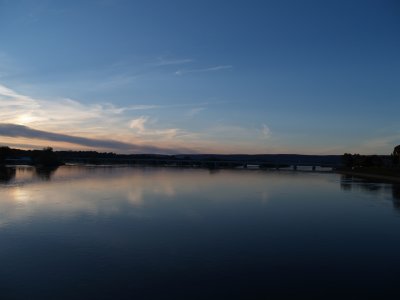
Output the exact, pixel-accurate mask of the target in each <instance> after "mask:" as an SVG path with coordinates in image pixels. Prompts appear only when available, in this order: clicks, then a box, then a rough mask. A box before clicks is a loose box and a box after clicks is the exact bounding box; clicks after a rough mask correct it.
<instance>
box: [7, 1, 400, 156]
mask: <svg viewBox="0 0 400 300" xmlns="http://www.w3.org/2000/svg"><path fill="white" fill-rule="evenodd" d="M399 116H400V2H399V1H397V0H393V1H390V0H379V1H378V0H374V1H369V0H360V1H356V0H345V1H344V0H337V1H320V0H313V1H311V0H303V1H297V0H279V1H278V0H275V1H268V0H264V1H258V0H253V1H244V0H243V1H241V0H240V1H239V0H230V1H221V0H212V1H209V0H202V1H200V0H199V1H195V0H192V1H189V0H182V1H180V0H169V1H164V0H146V1H135V0H132V1H129V0H93V1H85V0H80V1H73V0H70V1H51V0H35V1H30V0H26V1H23V0H0V146H1V145H7V146H10V147H15V148H23V149H32V148H34V149H40V148H43V147H46V146H51V147H53V148H55V149H60V150H98V151H106V152H116V153H166V154H173V153H224V154H230V153H248V154H256V153H257V154H264V153H299V154H343V153H345V152H351V153H362V154H390V153H391V152H392V150H393V148H394V146H395V145H398V144H400V117H399Z"/></svg>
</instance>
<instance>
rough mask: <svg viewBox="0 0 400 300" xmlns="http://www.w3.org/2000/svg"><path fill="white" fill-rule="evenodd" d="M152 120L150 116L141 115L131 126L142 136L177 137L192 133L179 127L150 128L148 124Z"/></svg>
mask: <svg viewBox="0 0 400 300" xmlns="http://www.w3.org/2000/svg"><path fill="white" fill-rule="evenodd" d="M152 122H154V121H152V120H151V119H150V118H149V117H148V116H140V117H139V118H136V119H133V120H131V121H130V124H129V127H130V128H131V129H132V130H133V132H134V133H135V135H136V136H139V137H142V138H157V139H172V138H175V137H182V136H187V135H191V133H188V132H185V131H184V130H181V129H179V128H165V129H155V128H149V127H148V124H151V123H152Z"/></svg>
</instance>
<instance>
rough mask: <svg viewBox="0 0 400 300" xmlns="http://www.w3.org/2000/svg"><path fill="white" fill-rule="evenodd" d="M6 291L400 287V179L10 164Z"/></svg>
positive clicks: (364, 292)
mask: <svg viewBox="0 0 400 300" xmlns="http://www.w3.org/2000/svg"><path fill="white" fill-rule="evenodd" d="M0 264H1V265H0V299H285V298H288V299H300V298H302V299H304V298H306V299H399V297H400V296H399V295H398V293H397V291H398V280H399V278H400V187H399V186H398V185H393V184H390V183H379V182H367V181H363V180H359V179H355V178H351V177H343V176H340V175H337V174H322V173H315V172H308V173H306V172H297V173H296V172H288V171H280V172H279V171H278V172H275V171H255V170H252V171H246V170H243V171H234V170H232V171H229V170H221V171H208V170H199V169H173V168H129V167H113V168H112V167H67V166H65V167H61V168H59V169H58V170H56V171H54V172H46V171H41V172H40V171H39V172H36V171H35V169H33V168H18V169H16V170H12V169H7V171H4V170H3V171H2V172H1V176H0Z"/></svg>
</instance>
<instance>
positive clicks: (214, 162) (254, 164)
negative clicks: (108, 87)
mask: <svg viewBox="0 0 400 300" xmlns="http://www.w3.org/2000/svg"><path fill="white" fill-rule="evenodd" d="M64 162H65V163H67V164H89V165H110V164H111V165H148V166H170V167H200V168H215V169H220V168H242V169H248V168H259V169H277V170H279V169H284V168H285V169H287V168H291V169H293V170H298V168H301V167H310V168H311V170H313V171H315V170H316V168H317V167H320V168H332V169H336V168H339V167H341V166H342V165H341V163H335V162H331V161H314V162H310V161H301V160H297V161H294V160H293V159H287V160H279V161H268V160H251V159H248V160H244V159H242V160H238V159H230V160H229V159H219V160H218V159H173V158H79V157H76V158H67V159H64Z"/></svg>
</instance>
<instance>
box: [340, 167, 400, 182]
mask: <svg viewBox="0 0 400 300" xmlns="http://www.w3.org/2000/svg"><path fill="white" fill-rule="evenodd" d="M336 173H339V174H343V175H350V176H355V177H360V178H365V179H378V180H383V181H389V182H396V183H400V173H399V170H392V169H382V168H362V169H356V170H346V169H338V170H336Z"/></svg>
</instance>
